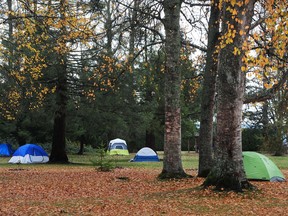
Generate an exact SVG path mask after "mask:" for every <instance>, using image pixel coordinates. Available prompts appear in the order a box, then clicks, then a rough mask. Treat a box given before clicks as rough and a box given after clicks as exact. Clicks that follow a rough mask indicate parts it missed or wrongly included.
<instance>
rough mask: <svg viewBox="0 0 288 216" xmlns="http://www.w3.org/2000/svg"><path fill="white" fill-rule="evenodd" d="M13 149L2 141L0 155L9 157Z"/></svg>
mask: <svg viewBox="0 0 288 216" xmlns="http://www.w3.org/2000/svg"><path fill="white" fill-rule="evenodd" d="M13 152H14V151H13V149H12V146H11V145H10V144H6V143H2V144H0V156H4V157H9V156H11V155H12V154H13Z"/></svg>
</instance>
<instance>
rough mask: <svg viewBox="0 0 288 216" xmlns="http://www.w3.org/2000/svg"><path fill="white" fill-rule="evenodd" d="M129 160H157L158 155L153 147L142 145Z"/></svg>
mask: <svg viewBox="0 0 288 216" xmlns="http://www.w3.org/2000/svg"><path fill="white" fill-rule="evenodd" d="M130 161H131V162H158V161H160V160H159V157H158V155H157V154H156V152H155V151H153V149H151V148H148V147H144V148H142V149H140V150H139V151H138V152H137V153H136V155H135V157H134V158H133V159H131V160H130Z"/></svg>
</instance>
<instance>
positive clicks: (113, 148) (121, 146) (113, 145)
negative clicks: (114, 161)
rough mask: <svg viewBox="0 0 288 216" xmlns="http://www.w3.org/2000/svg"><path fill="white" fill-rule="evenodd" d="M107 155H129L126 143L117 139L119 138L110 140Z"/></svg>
mask: <svg viewBox="0 0 288 216" xmlns="http://www.w3.org/2000/svg"><path fill="white" fill-rule="evenodd" d="M108 154H109V155H129V151H128V148H127V143H126V141H125V140H123V139H119V138H116V139H113V140H111V141H110V142H109V145H108Z"/></svg>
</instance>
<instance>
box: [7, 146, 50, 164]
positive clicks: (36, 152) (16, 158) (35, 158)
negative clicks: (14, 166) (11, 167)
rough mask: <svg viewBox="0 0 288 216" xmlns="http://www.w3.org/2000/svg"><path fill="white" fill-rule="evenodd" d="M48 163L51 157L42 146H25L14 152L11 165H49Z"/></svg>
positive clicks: (10, 161)
mask: <svg viewBox="0 0 288 216" xmlns="http://www.w3.org/2000/svg"><path fill="white" fill-rule="evenodd" d="M48 161H49V156H48V154H47V153H46V152H45V150H44V149H43V148H42V147H41V146H38V145H35V144H25V145H23V146H20V147H19V148H18V149H17V150H16V151H15V152H14V154H13V157H12V158H11V159H10V160H9V163H23V164H27V163H47V162H48Z"/></svg>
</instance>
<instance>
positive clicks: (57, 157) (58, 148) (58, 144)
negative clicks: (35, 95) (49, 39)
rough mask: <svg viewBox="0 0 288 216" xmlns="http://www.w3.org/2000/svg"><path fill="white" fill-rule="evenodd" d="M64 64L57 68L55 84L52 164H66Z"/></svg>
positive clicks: (65, 79) (65, 82)
mask: <svg viewBox="0 0 288 216" xmlns="http://www.w3.org/2000/svg"><path fill="white" fill-rule="evenodd" d="M66 67H67V66H66V64H59V66H58V72H57V73H58V80H57V84H56V111H55V115H54V128H53V141H52V150H51V155H50V158H49V160H50V162H52V163H67V162H68V157H67V154H66V139H65V134H66V112H67V94H68V92H67V74H66V73H67V72H66V70H67V68H66Z"/></svg>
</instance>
